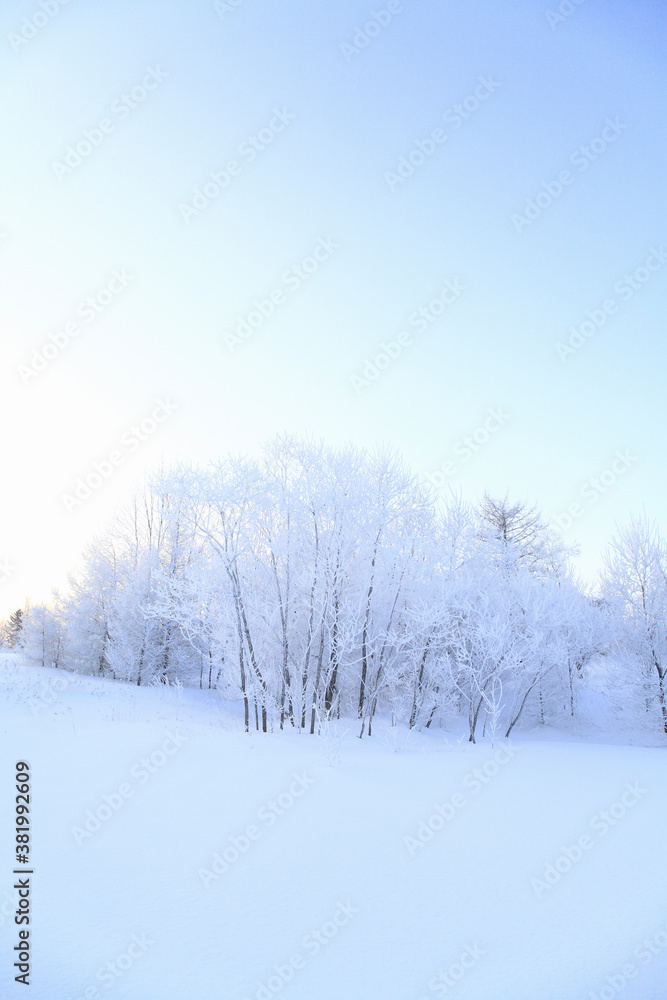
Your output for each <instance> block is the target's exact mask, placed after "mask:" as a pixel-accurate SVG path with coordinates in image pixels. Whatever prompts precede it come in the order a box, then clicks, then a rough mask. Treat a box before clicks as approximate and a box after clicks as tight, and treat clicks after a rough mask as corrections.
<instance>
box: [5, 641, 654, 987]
mask: <svg viewBox="0 0 667 1000" xmlns="http://www.w3.org/2000/svg"><path fill="white" fill-rule="evenodd" d="M0 688H1V691H2V708H1V709H0V734H1V735H0V738H1V740H2V746H3V748H4V752H3V754H2V781H1V782H0V787H1V788H2V789H3V793H2V796H0V817H1V822H2V830H3V837H2V840H3V843H5V844H6V845H7V846H6V848H5V850H4V851H3V858H4V864H3V868H2V871H1V872H0V878H1V879H2V882H0V901H1V902H0V936H1V950H2V962H1V963H0V995H1V996H2V997H3V998H4V997H14V996H23V995H28V994H27V993H25V994H24V992H23V989H24V988H23V986H21V985H20V984H16V983H14V982H13V976H14V972H13V970H12V969H11V963H12V961H13V959H12V958H10V957H9V956H10V955H12V954H13V952H12V948H13V946H14V945H15V944H16V943H17V937H16V931H17V928H16V927H15V925H14V923H13V917H12V912H13V909H14V903H13V897H12V893H11V891H10V890H11V886H12V875H11V870H12V867H13V863H12V844H13V778H14V772H13V765H14V762H15V760H17V759H26V760H28V761H29V763H30V765H31V768H32V773H33V801H32V832H33V852H34V853H33V861H34V869H35V875H34V888H33V899H32V906H33V909H32V924H31V927H32V947H33V952H34V954H33V972H32V984H31V988H30V994H29V995H30V997H31V998H32V1000H68V998H72V1000H75V998H77V1000H78V998H79V997H88V998H93V997H96V996H97V997H107V996H108V997H109V998H110V1000H125V998H128V1000H130V998H131V1000H149V998H151V1000H152V998H155V1000H190V998H192V1000H250V998H252V1000H255V998H260V1000H267V998H271V997H273V996H278V995H280V996H281V997H283V996H284V997H285V1000H339V998H340V1000H343V998H345V1000H368V998H376V997H377V998H382V1000H420V998H422V997H423V998H426V997H437V996H446V997H450V996H451V997H456V998H460V1000H467V998H470V1000H472V998H474V1000H579V998H581V1000H585V998H589V997H590V995H591V993H592V994H593V995H594V996H600V995H601V996H602V997H603V998H611V997H614V996H616V995H622V996H624V997H627V998H628V1000H658V998H660V1000H662V998H663V997H664V996H665V990H666V985H665V984H667V896H666V893H665V878H664V873H663V872H664V862H663V853H664V851H663V847H662V844H663V839H664V830H665V829H666V828H667V799H666V797H665V794H664V789H665V784H666V781H665V779H666V777H667V755H666V751H665V748H664V747H623V746H609V745H582V744H577V743H573V742H549V741H547V740H540V741H535V740H526V739H525V738H522V737H521V735H519V736H518V737H517V739H516V740H513V741H512V743H511V748H510V751H509V752H508V751H507V749H506V742H505V741H503V740H500V741H498V742H497V743H496V745H495V747H492V746H491V744H490V743H488V742H486V743H484V744H481V745H477V746H470V745H468V744H466V743H464V742H461V743H458V742H457V741H456V740H455V739H452V737H451V736H450V737H449V739H447V738H446V737H445V735H444V734H443V733H442V732H434V733H431V732H428V733H426V734H410V735H409V736H408V734H407V733H406V732H405V731H404V730H402V731H401V732H400V733H398V734H397V733H396V731H390V730H389V729H388V728H385V729H382V727H380V728H379V729H378V735H377V736H375V737H373V739H371V740H368V739H365V740H364V741H360V740H358V739H356V726H355V725H354V724H353V723H352V722H350V723H348V724H346V723H344V722H342V721H341V723H340V724H339V725H340V729H339V733H340V734H342V733H343V732H344V730H345V729H346V728H347V725H349V729H350V731H349V732H348V733H347V735H345V736H344V738H343V739H342V742H341V745H340V752H339V753H340V759H339V760H338V761H337V762H334V764H333V766H332V765H331V764H330V763H329V761H328V759H327V758H328V756H333V757H335V756H336V752H335V746H327V745H326V742H325V741H323V740H321V739H317V738H312V737H307V736H297V735H293V734H288V733H276V734H272V735H266V736H262V735H257V734H250V735H246V734H244V733H243V732H242V731H241V730H240V728H239V724H238V718H237V716H236V715H235V713H234V712H233V711H232V710H231V709H230V708H229V707H228V706H224V705H222V703H221V702H219V701H218V700H217V699H216V698H215V696H214V695H210V694H209V693H208V692H203V693H202V692H198V691H185V692H183V693H182V694H181V695H180V696H179V694H178V693H177V692H175V691H173V689H172V690H168V691H165V690H156V689H137V688H133V687H128V686H126V685H121V684H117V683H114V682H110V681H103V680H98V679H93V678H84V677H78V676H75V675H71V674H65V673H63V672H61V671H52V670H47V669H43V668H38V667H33V666H28V665H25V664H22V663H20V662H19V661H18V660H16V659H13V658H12V657H8V656H3V657H1V658H0ZM501 748H504V749H501ZM475 769H478V771H477V773H475ZM479 769H481V770H479ZM151 772H152V773H151ZM105 796H107V797H108V798H107V801H106V802H105V798H104V797H105ZM109 802H110V803H111V804H108V803H109ZM438 806H439V810H438V808H437V807H438ZM604 811H606V813H607V818H605V815H604ZM96 812H98V813H99V817H100V818H98V819H97V820H95V818H94V814H95V813H96ZM86 818H88V824H89V827H91V830H92V832H90V833H89V831H87V830H86V827H85V823H86ZM429 821H430V823H431V826H430V827H429V826H428V823H429ZM96 825H97V826H98V827H99V828H97V829H95V826H96ZM420 834H421V838H422V840H421V841H420V840H419V835H420ZM232 838H236V839H235V840H232ZM580 838H584V840H583V842H582V841H581V839H580ZM234 844H235V845H236V846H234ZM582 844H583V846H582ZM577 845H579V846H577ZM572 848H575V849H574V850H573V849H572ZM564 849H567V851H566V852H565V853H564ZM577 850H578V851H579V855H580V856H579V857H578V856H577ZM225 852H226V853H225ZM567 853H569V854H570V860H569V861H568V859H567V856H566V855H567ZM216 854H217V856H218V857H217V862H216V858H215V856H216ZM223 855H224V858H223ZM225 859H226V863H227V867H226V870H225V871H222V868H223V866H224V865H225ZM572 859H574V860H572ZM549 864H552V865H554V866H555V867H554V868H552V869H548V868H547V866H548V865H549ZM216 867H217V871H216ZM557 868H560V869H561V870H562V873H558V871H557ZM566 869H569V870H566ZM547 873H548V874H549V878H550V879H551V881H552V883H553V884H551V885H549V884H548V881H546V879H545V876H546V874H547ZM533 880H535V881H533ZM643 942H648V944H643ZM128 949H129V951H128ZM109 963H111V965H109ZM624 967H625V970H624ZM623 970H624V971H623ZM95 991H97V992H95ZM600 991H602V993H601V992H600Z"/></svg>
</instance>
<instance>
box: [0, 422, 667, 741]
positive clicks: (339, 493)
mask: <svg viewBox="0 0 667 1000" xmlns="http://www.w3.org/2000/svg"><path fill="white" fill-rule="evenodd" d="M573 554H574V553H573V550H571V549H569V548H568V547H567V546H566V545H564V543H563V541H562V538H561V536H560V535H559V533H558V532H556V531H554V530H553V529H552V528H550V527H549V526H548V525H547V524H545V522H544V521H543V519H542V517H541V515H540V514H539V512H538V511H537V510H536V509H535V508H531V507H529V506H528V505H527V504H526V503H522V502H515V501H512V500H510V499H509V498H508V497H507V496H506V497H503V498H494V497H491V496H489V495H485V496H484V498H483V499H482V500H481V502H479V503H478V504H471V503H468V502H466V501H464V500H463V499H462V498H461V496H458V495H455V494H453V493H452V494H450V495H449V496H448V497H446V498H444V499H443V498H441V497H439V496H438V494H437V493H436V492H435V491H434V490H433V489H432V488H431V487H430V486H428V485H426V484H425V483H423V482H421V481H420V480H419V479H418V478H417V477H416V476H414V475H413V474H412V473H411V471H410V470H409V469H408V468H407V467H406V465H405V464H404V462H403V461H402V460H401V458H400V456H398V455H397V454H396V453H394V452H392V451H390V450H377V451H375V452H373V453H368V452H365V451H363V450H360V449H356V448H353V447H347V448H341V449H332V448H329V447H326V446H325V445H324V444H321V443H316V442H313V441H310V440H302V439H298V438H294V437H289V436H280V437H277V438H276V439H275V440H274V441H272V442H271V443H270V444H269V445H268V446H267V447H266V448H265V449H264V451H263V453H262V456H261V458H259V459H252V458H248V457H235V456H228V457H226V458H224V459H221V460H219V461H217V462H213V463H211V464H209V465H208V466H206V467H195V466H192V465H186V464H183V465H177V466H174V467H172V468H169V469H166V470H162V471H161V473H160V474H159V475H157V476H155V477H154V478H152V479H151V480H150V481H149V482H148V483H147V484H146V486H145V488H144V489H143V490H142V491H141V492H140V493H139V494H138V495H137V496H136V497H135V499H134V500H133V502H132V503H131V504H130V505H128V506H127V507H126V508H125V509H124V510H122V511H121V512H120V514H119V515H118V516H117V518H116V519H115V521H114V522H113V524H112V525H111V526H110V527H109V528H108V529H107V530H106V531H105V532H104V533H103V534H102V535H100V536H99V537H98V539H97V540H96V541H95V542H94V543H93V544H92V545H91V546H90V547H89V548H88V550H87V551H86V553H85V557H84V562H83V568H82V570H81V571H80V572H79V573H77V574H76V575H74V576H72V577H71V579H70V583H69V587H68V591H67V593H66V594H58V593H56V594H54V597H53V600H52V601H51V602H50V603H49V604H43V605H37V606H34V607H27V608H24V609H22V612H21V613H15V615H14V616H12V621H11V622H9V623H5V624H4V627H3V632H2V635H3V641H4V643H5V644H8V645H11V646H13V647H20V648H22V649H23V650H24V652H25V654H26V655H27V656H29V657H32V658H33V659H35V660H37V661H38V662H40V663H41V664H43V665H46V666H55V667H59V668H67V669H69V670H74V671H79V672H82V673H88V674H94V675H97V676H101V677H109V678H115V679H117V680H123V681H126V682H128V683H133V684H136V685H146V684H149V683H155V682H163V683H171V682H175V681H178V682H179V683H182V684H183V685H187V686H192V687H199V688H202V689H203V688H206V689H214V688H215V689H217V690H218V691H220V693H221V694H222V696H223V697H225V698H227V699H230V700H237V701H238V702H239V703H240V704H241V705H242V711H243V718H244V725H245V729H246V730H249V729H251V728H255V729H258V730H262V731H265V732H266V731H267V730H271V729H274V728H278V727H279V728H286V727H290V728H296V729H299V730H305V731H307V732H310V733H317V732H320V730H321V728H322V726H323V725H326V724H327V723H328V721H329V720H331V719H332V718H338V717H340V716H341V715H345V716H346V717H350V716H352V717H356V719H357V722H358V735H360V736H363V735H365V734H369V735H370V734H371V733H372V731H373V721H374V719H375V717H376V715H377V714H378V713H384V714H386V715H387V716H389V715H391V718H392V720H393V721H396V722H403V723H405V724H407V725H408V726H409V727H410V728H420V727H425V728H429V727H431V726H447V725H449V724H450V723H454V722H455V721H456V720H459V719H464V720H465V723H466V725H467V732H468V737H469V739H470V740H471V741H473V742H474V741H475V740H476V739H477V738H478V737H479V736H480V735H484V734H486V733H487V732H491V733H492V734H495V733H496V732H499V733H502V734H504V735H505V736H509V735H510V733H511V732H512V730H513V729H514V727H515V726H516V725H517V724H518V723H520V722H524V721H525V722H526V723H527V724H534V723H536V722H538V721H539V722H546V723H549V724H551V725H558V724H559V723H562V722H564V721H566V720H568V719H573V718H576V716H577V714H578V711H579V706H580V703H581V700H582V699H584V698H585V695H586V691H587V686H590V684H591V683H592V682H593V681H595V683H596V684H598V686H599V685H600V683H601V684H602V685H603V688H604V689H606V691H607V693H608V694H609V696H610V697H613V698H615V699H616V703H617V705H618V710H619V712H620V713H622V714H623V718H626V719H629V720H631V719H635V720H636V721H637V722H638V723H639V724H641V725H645V726H646V725H648V726H653V727H655V728H656V729H657V728H659V729H660V730H662V731H664V732H666V733H667V702H666V695H665V672H666V671H667V648H666V647H667V549H666V546H665V542H664V541H663V540H662V538H661V536H660V534H659V532H658V530H657V529H656V528H655V526H653V525H651V524H650V523H649V522H648V521H647V519H646V518H645V517H643V518H640V519H637V520H634V521H632V522H631V523H630V524H629V525H628V526H627V527H625V528H621V529H619V531H618V534H617V537H616V538H615V539H613V540H612V542H611V544H610V546H609V549H608V551H607V553H606V555H605V558H604V565H603V570H602V573H601V576H600V580H599V585H598V587H597V588H596V590H595V591H591V590H589V589H587V588H586V587H584V586H583V585H582V584H581V582H579V581H577V579H576V578H575V576H574V574H573V570H572V566H571V559H572V556H573ZM17 616H18V617H17Z"/></svg>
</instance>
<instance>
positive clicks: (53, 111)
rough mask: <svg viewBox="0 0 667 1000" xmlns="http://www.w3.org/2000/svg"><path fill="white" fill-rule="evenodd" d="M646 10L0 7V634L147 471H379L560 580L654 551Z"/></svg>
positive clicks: (654, 306)
mask: <svg viewBox="0 0 667 1000" xmlns="http://www.w3.org/2000/svg"><path fill="white" fill-rule="evenodd" d="M666 21H667V11H666V10H665V9H664V8H662V9H661V8H660V6H659V5H658V4H655V3H649V2H644V0H634V2H633V3H632V4H627V3H619V2H613V0H611V2H609V0H608V2H604V3H603V2H601V0H600V2H596V0H579V2H574V0H563V2H562V3H560V4H558V3H556V2H555V0H544V2H542V0H513V2H508V0H486V2H484V0H458V2H452V0H444V2H442V3H435V2H427V0H403V2H398V0H390V2H385V0H380V2H378V3H376V4H375V5H374V4H373V3H371V2H370V0H337V2H336V4H324V3H316V2H310V3H308V2H306V0H283V2H281V3H280V4H271V3H269V2H268V0H229V2H225V0H217V2H215V3H214V2H213V0H197V2H187V3H186V2H185V0H160V3H142V4H136V3H129V2H127V0H116V2H114V4H113V5H111V4H102V3H94V2H88V3H85V2H83V0H69V2H68V3H66V4H61V3H60V2H59V0H40V2H35V0H10V2H8V3H6V4H3V5H2V9H1V10H0V44H1V45H2V46H4V57H3V59H2V60H1V62H0V80H1V85H2V88H3V92H4V93H5V94H6V95H7V99H6V100H5V101H4V102H3V104H2V107H1V108H0V119H1V122H0V126H1V128H2V135H3V136H4V144H3V148H4V155H3V156H2V157H1V158H0V191H1V192H2V207H1V208H0V283H1V288H0V329H2V331H3V338H2V342H3V347H2V351H3V355H2V367H1V369H0V378H1V379H2V384H1V386H0V390H1V396H0V398H1V400H2V409H3V416H4V419H3V426H4V430H5V434H4V441H3V452H4V478H3V489H2V495H1V504H2V517H1V520H0V523H1V525H2V537H1V539H0V614H3V615H6V614H8V613H9V612H10V611H12V610H13V609H14V608H15V607H17V606H20V605H22V604H23V602H24V601H25V599H26V597H29V598H30V599H31V600H32V601H33V602H36V601H39V600H44V599H47V598H48V596H49V593H50V590H51V587H52V586H59V587H63V586H64V585H65V584H66V580H67V574H68V571H70V570H72V569H74V568H75V567H76V565H77V563H78V561H79V558H80V553H81V552H82V550H83V549H84V547H85V545H86V544H87V543H88V542H89V541H90V540H91V539H92V538H93V537H94V536H95V534H96V533H98V532H100V531H101V530H103V528H104V526H105V524H106V523H108V522H109V520H110V519H111V518H112V517H113V515H114V511H116V510H117V509H118V508H119V506H120V505H121V504H123V503H124V502H125V501H126V500H127V499H128V498H129V497H130V496H131V495H132V493H133V491H134V490H135V489H136V487H137V486H138V484H140V482H141V481H142V479H143V477H144V476H145V475H146V473H147V472H149V471H150V470H151V469H153V468H155V467H156V466H157V465H159V464H160V463H167V464H168V463H169V462H172V461H179V460H192V461H199V462H205V461H207V460H209V459H211V458H216V457H218V456H220V455H223V454H225V453H227V452H229V451H232V452H243V453H248V454H256V453H257V452H258V451H259V449H260V447H261V445H262V444H263V443H264V442H266V441H267V440H268V439H270V438H271V437H272V436H273V435H274V434H275V433H276V432H282V431H287V432H290V433H299V434H308V435H312V436H315V437H317V438H323V439H324V440H325V441H327V442H328V443H330V444H332V445H334V446H335V445H338V444H344V443H347V442H349V441H352V442H354V443H356V444H357V445H359V446H361V447H369V448H372V447H373V446H375V445H378V444H382V445H384V444H390V445H392V446H393V447H395V448H396V449H398V450H399V451H400V452H401V453H402V454H403V456H404V457H405V459H406V461H407V462H408V463H409V464H410V465H411V466H412V468H413V469H414V470H415V472H417V473H418V474H419V475H420V476H423V477H425V478H428V479H429V480H430V481H431V482H432V483H433V484H434V485H436V486H438V488H439V489H440V490H441V492H442V493H443V494H446V493H447V492H448V491H449V489H450V488H453V489H455V490H460V491H461V492H462V494H463V495H464V496H465V497H466V498H468V499H470V500H477V499H479V498H480V497H481V495H482V494H483V492H484V491H485V490H487V491H489V492H490V493H491V494H492V495H495V496H500V495H504V494H505V493H506V492H507V491H509V493H510V495H511V496H512V497H515V498H518V499H522V500H527V501H528V502H529V503H531V504H533V503H534V504H537V505H538V506H539V508H540V509H541V510H542V511H543V514H544V516H545V518H547V519H549V520H550V522H551V523H552V524H553V525H558V526H559V528H560V529H562V531H563V536H564V538H565V540H566V541H567V542H568V544H574V543H577V544H579V545H580V548H581V556H580V558H579V559H578V561H577V567H578V570H579V572H581V574H582V575H583V577H584V578H585V579H587V580H590V581H592V580H593V579H594V577H595V573H596V571H597V568H598V566H599V565H600V558H601V553H602V551H603V549H604V547H605V546H606V544H607V543H608V541H609V540H610V538H611V536H612V535H613V533H614V530H615V524H617V523H619V524H620V523H624V522H626V521H627V520H628V518H629V517H630V516H631V515H632V514H639V513H641V512H642V511H645V512H646V513H647V514H648V516H649V517H650V518H653V519H655V520H657V521H658V522H659V523H661V524H662V526H663V528H665V529H667V517H666V516H665V514H666V511H665V495H666V489H667V476H666V473H665V463H664V417H665V392H664V374H665V363H664V362H665V349H664V346H663V342H664V341H663V336H664V335H663V324H664V314H665V309H664V306H665V289H666V288H667V200H666V199H665V196H664V179H665V165H666V164H665V152H666V145H665V134H666V133H665V125H666V124H667V104H666V102H665V96H664V95H665V93H667V72H666V70H667V54H666V51H665V46H664V38H665V26H666V24H665V22H666Z"/></svg>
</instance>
